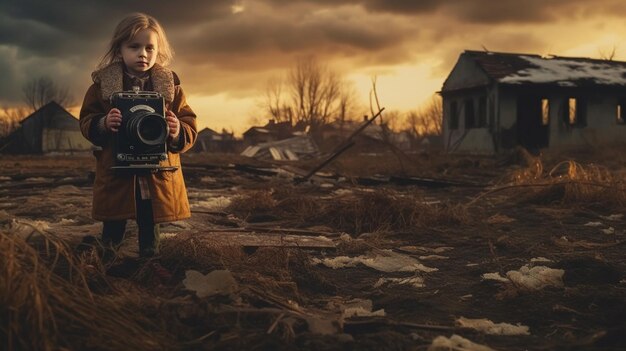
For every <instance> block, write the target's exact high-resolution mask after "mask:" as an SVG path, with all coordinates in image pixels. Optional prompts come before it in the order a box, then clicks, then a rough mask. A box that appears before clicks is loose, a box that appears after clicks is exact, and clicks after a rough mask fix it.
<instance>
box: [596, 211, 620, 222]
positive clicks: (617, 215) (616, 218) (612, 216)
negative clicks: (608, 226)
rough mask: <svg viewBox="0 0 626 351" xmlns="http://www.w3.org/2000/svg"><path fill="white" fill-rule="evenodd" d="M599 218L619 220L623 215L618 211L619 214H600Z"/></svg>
mask: <svg viewBox="0 0 626 351" xmlns="http://www.w3.org/2000/svg"><path fill="white" fill-rule="evenodd" d="M600 218H602V219H606V220H607V221H619V220H620V219H622V218H624V215H623V214H621V213H619V214H612V215H609V216H600Z"/></svg>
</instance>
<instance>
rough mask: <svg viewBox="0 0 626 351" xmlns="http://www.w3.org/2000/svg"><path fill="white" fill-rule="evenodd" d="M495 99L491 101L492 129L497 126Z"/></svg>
mask: <svg viewBox="0 0 626 351" xmlns="http://www.w3.org/2000/svg"><path fill="white" fill-rule="evenodd" d="M494 100H495V99H494V98H490V99H489V126H491V127H492V128H493V127H494V126H495V125H496V102H495V101H494Z"/></svg>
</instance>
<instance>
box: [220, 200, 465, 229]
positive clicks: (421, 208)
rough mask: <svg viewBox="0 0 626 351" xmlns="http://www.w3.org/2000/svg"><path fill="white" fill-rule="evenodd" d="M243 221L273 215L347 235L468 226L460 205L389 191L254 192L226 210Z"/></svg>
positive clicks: (234, 202)
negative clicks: (322, 195) (327, 194)
mask: <svg viewBox="0 0 626 351" xmlns="http://www.w3.org/2000/svg"><path fill="white" fill-rule="evenodd" d="M227 211H232V212H234V213H236V214H238V215H241V216H243V217H244V218H245V217H248V216H250V215H251V214H258V213H266V212H272V213H273V214H274V215H276V216H279V217H280V218H282V219H285V220H289V221H291V222H293V223H294V224H296V225H300V226H314V225H325V226H330V227H332V228H333V229H335V230H338V231H343V232H347V233H350V234H360V233H364V232H380V231H392V230H406V229H414V228H419V227H426V226H432V225H439V224H456V223H467V222H468V221H469V215H468V214H467V211H466V210H465V207H464V206H462V205H455V204H450V203H435V204H428V203H426V202H425V201H424V199H423V197H422V196H421V195H420V194H418V193H413V194H399V193H396V192H394V191H391V190H376V191H373V192H356V193H354V194H351V195H347V196H334V197H333V198H332V199H329V198H320V197H312V196H301V194H298V192H297V191H296V190H293V189H292V191H288V190H285V189H283V190H281V191H280V192H276V193H274V192H273V191H265V192H255V193H253V194H252V195H245V196H242V197H240V198H238V199H237V200H235V201H233V203H232V205H231V206H230V207H229V208H228V209H227Z"/></svg>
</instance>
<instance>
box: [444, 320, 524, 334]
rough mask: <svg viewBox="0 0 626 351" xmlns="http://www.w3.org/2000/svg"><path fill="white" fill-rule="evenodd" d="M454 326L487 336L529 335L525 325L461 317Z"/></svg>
mask: <svg viewBox="0 0 626 351" xmlns="http://www.w3.org/2000/svg"><path fill="white" fill-rule="evenodd" d="M456 325H457V326H459V327H461V328H469V329H474V330H476V331H479V332H481V333H485V334H489V335H530V332H529V328H528V327H527V326H525V325H521V324H519V323H518V324H517V325H513V324H509V323H494V322H492V321H490V320H489V319H486V318H481V319H470V318H465V317H461V318H459V319H457V320H456Z"/></svg>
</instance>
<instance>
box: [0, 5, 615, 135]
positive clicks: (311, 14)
mask: <svg viewBox="0 0 626 351" xmlns="http://www.w3.org/2000/svg"><path fill="white" fill-rule="evenodd" d="M134 11H140V12H145V13H148V14H151V15H153V16H155V17H156V18H157V19H159V20H160V22H161V23H162V25H163V27H164V28H165V31H166V32H167V34H168V36H169V39H170V42H171V44H172V46H173V48H174V50H175V52H176V56H175V59H174V62H173V63H172V65H171V68H173V69H174V70H175V71H176V72H177V73H178V75H179V76H180V78H181V81H182V86H183V88H184V89H185V91H186V92H187V94H188V99H189V103H190V105H191V107H192V108H193V109H194V110H195V111H196V112H197V114H198V118H199V119H198V125H199V127H211V128H213V129H216V130H219V129H221V128H223V127H224V128H227V129H231V128H232V129H234V130H235V131H236V132H237V133H241V132H242V131H244V130H245V129H246V128H247V127H249V125H250V124H249V123H250V120H251V118H252V117H257V118H261V119H262V118H263V117H264V116H263V114H262V113H261V110H260V109H259V108H258V105H259V102H261V101H262V100H263V95H264V91H265V88H266V84H267V81H268V79H269V78H271V77H278V76H281V75H283V74H285V72H286V71H287V70H288V69H289V68H290V67H292V66H293V64H294V62H296V60H297V58H298V57H305V56H307V55H315V57H317V59H318V60H319V61H320V62H322V63H324V64H326V65H328V66H329V67H331V68H333V69H335V70H336V71H338V72H341V73H342V74H343V75H344V77H345V79H346V80H348V81H350V82H352V84H353V86H354V89H355V90H356V91H357V93H358V96H359V97H360V98H361V100H362V103H363V105H364V106H367V104H368V103H367V101H368V93H369V90H370V88H371V77H373V76H376V77H377V82H378V83H377V90H378V93H379V97H380V100H381V104H382V105H383V106H385V107H386V108H387V109H388V110H398V111H406V110H409V109H415V108H417V107H418V106H419V105H420V104H422V103H423V102H424V101H426V100H428V99H429V97H430V96H431V95H432V94H433V93H434V92H436V91H438V90H439V89H440V88H441V85H442V83H443V81H444V79H445V77H446V76H447V74H448V72H449V71H450V70H451V68H452V67H453V65H454V63H455V62H456V60H457V58H458V56H459V54H460V53H461V52H462V51H463V50H483V49H485V48H486V49H488V50H490V51H503V52H520V53H536V54H554V55H561V56H585V57H595V58H598V57H601V56H606V55H608V54H609V53H610V52H611V51H612V50H613V48H615V59H618V60H626V42H625V37H624V36H625V35H626V20H625V17H626V16H625V15H626V2H625V1H623V0H594V1H589V0H525V1H520V0H497V1H496V0H419V1H418V0H414V1H412V0H406V1H402V0H212V1H204V0H171V1H155V0H108V1H95V0H80V1H78V0H76V1H70V0H55V1H43V0H41V1H34V0H0V106H11V105H15V104H17V103H19V102H20V101H21V100H22V86H23V85H24V84H25V82H28V81H29V80H30V79H32V78H33V77H39V76H43V75H46V76H49V77H51V78H53V79H54V80H55V81H56V82H58V83H59V84H60V85H64V86H67V87H68V88H69V89H70V91H71V93H72V95H73V96H75V98H76V101H77V105H78V104H80V102H81V101H82V98H83V96H84V92H85V90H86V89H87V87H88V86H89V84H90V83H91V82H90V73H91V72H92V70H93V69H94V67H95V66H96V64H97V63H98V61H99V59H100V58H101V57H102V55H103V54H104V53H105V50H106V46H107V44H108V41H109V40H110V36H111V35H112V32H113V29H114V28H115V26H116V24H117V22H118V21H119V19H121V18H122V17H123V16H124V15H125V14H127V13H129V12H134ZM72 112H76V110H75V109H72Z"/></svg>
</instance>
